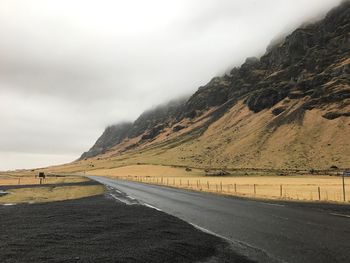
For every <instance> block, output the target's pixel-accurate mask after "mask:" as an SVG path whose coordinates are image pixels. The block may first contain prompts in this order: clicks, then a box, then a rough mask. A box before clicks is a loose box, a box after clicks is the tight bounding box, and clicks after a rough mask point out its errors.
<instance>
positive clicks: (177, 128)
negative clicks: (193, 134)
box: [173, 125, 186, 132]
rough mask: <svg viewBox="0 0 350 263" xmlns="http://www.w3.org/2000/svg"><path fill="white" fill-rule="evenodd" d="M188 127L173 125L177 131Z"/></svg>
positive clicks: (174, 130)
mask: <svg viewBox="0 0 350 263" xmlns="http://www.w3.org/2000/svg"><path fill="white" fill-rule="evenodd" d="M184 128H186V126H183V125H176V126H174V127H173V132H177V131H180V130H182V129H184Z"/></svg>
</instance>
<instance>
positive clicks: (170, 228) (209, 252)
mask: <svg viewBox="0 0 350 263" xmlns="http://www.w3.org/2000/svg"><path fill="white" fill-rule="evenodd" d="M0 262H2V263H9V262H21V263H22V262H250V261H248V260H247V259H245V258H244V257H242V256H240V255H237V254H235V253H234V252H233V251H232V250H230V247H229V244H227V243H226V242H224V241H223V240H221V239H219V238H217V237H215V236H211V235H208V234H205V233H203V232H200V231H198V230H197V229H195V228H194V227H192V226H191V225H189V224H187V223H186V222H184V221H182V220H180V219H177V218H175V217H172V216H170V215H167V214H165V213H162V212H159V211H156V210H154V209H150V208H147V207H144V206H141V205H130V206H128V205H125V204H123V203H120V202H117V201H115V200H114V199H112V198H111V197H110V196H109V195H107V194H106V195H105V196H97V197H89V198H83V199H78V200H70V201H62V202H52V203H45V204H34V205H25V204H24V205H17V206H0Z"/></svg>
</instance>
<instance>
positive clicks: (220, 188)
mask: <svg viewBox="0 0 350 263" xmlns="http://www.w3.org/2000/svg"><path fill="white" fill-rule="evenodd" d="M220 189H221V192H222V182H221V181H220Z"/></svg>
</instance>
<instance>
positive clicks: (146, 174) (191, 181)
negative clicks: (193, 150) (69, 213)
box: [88, 165, 350, 202]
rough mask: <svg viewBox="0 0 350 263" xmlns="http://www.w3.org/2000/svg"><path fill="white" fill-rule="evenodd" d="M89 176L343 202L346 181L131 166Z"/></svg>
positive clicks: (349, 190) (349, 198)
mask: <svg viewBox="0 0 350 263" xmlns="http://www.w3.org/2000/svg"><path fill="white" fill-rule="evenodd" d="M88 174H91V175H103V176H109V177H112V178H120V179H125V180H134V181H140V182H145V183H151V184H160V185H168V186H172V187H178V188H188V189H193V190H198V191H206V192H214V193H221V194H228V195H237V196H247V197H255V198H266V199H285V200H304V201H329V202H342V201H343V193H342V180H341V177H336V176H205V173H204V171H203V170H199V169H193V170H192V171H190V172H186V171H185V169H184V168H176V167H168V166H158V165H131V166H125V167H119V168H114V169H100V170H94V171H90V172H88ZM346 184H347V187H346V196H347V198H346V200H347V201H350V179H346ZM254 185H255V191H254ZM281 187H282V191H281ZM318 187H319V188H320V195H319V193H318Z"/></svg>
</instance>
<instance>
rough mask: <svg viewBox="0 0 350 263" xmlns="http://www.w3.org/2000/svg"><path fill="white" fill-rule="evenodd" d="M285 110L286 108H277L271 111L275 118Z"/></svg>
mask: <svg viewBox="0 0 350 263" xmlns="http://www.w3.org/2000/svg"><path fill="white" fill-rule="evenodd" d="M285 110H286V107H277V108H274V109H273V110H272V114H273V115H275V116H277V115H280V114H281V113H282V112H284V111H285Z"/></svg>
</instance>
